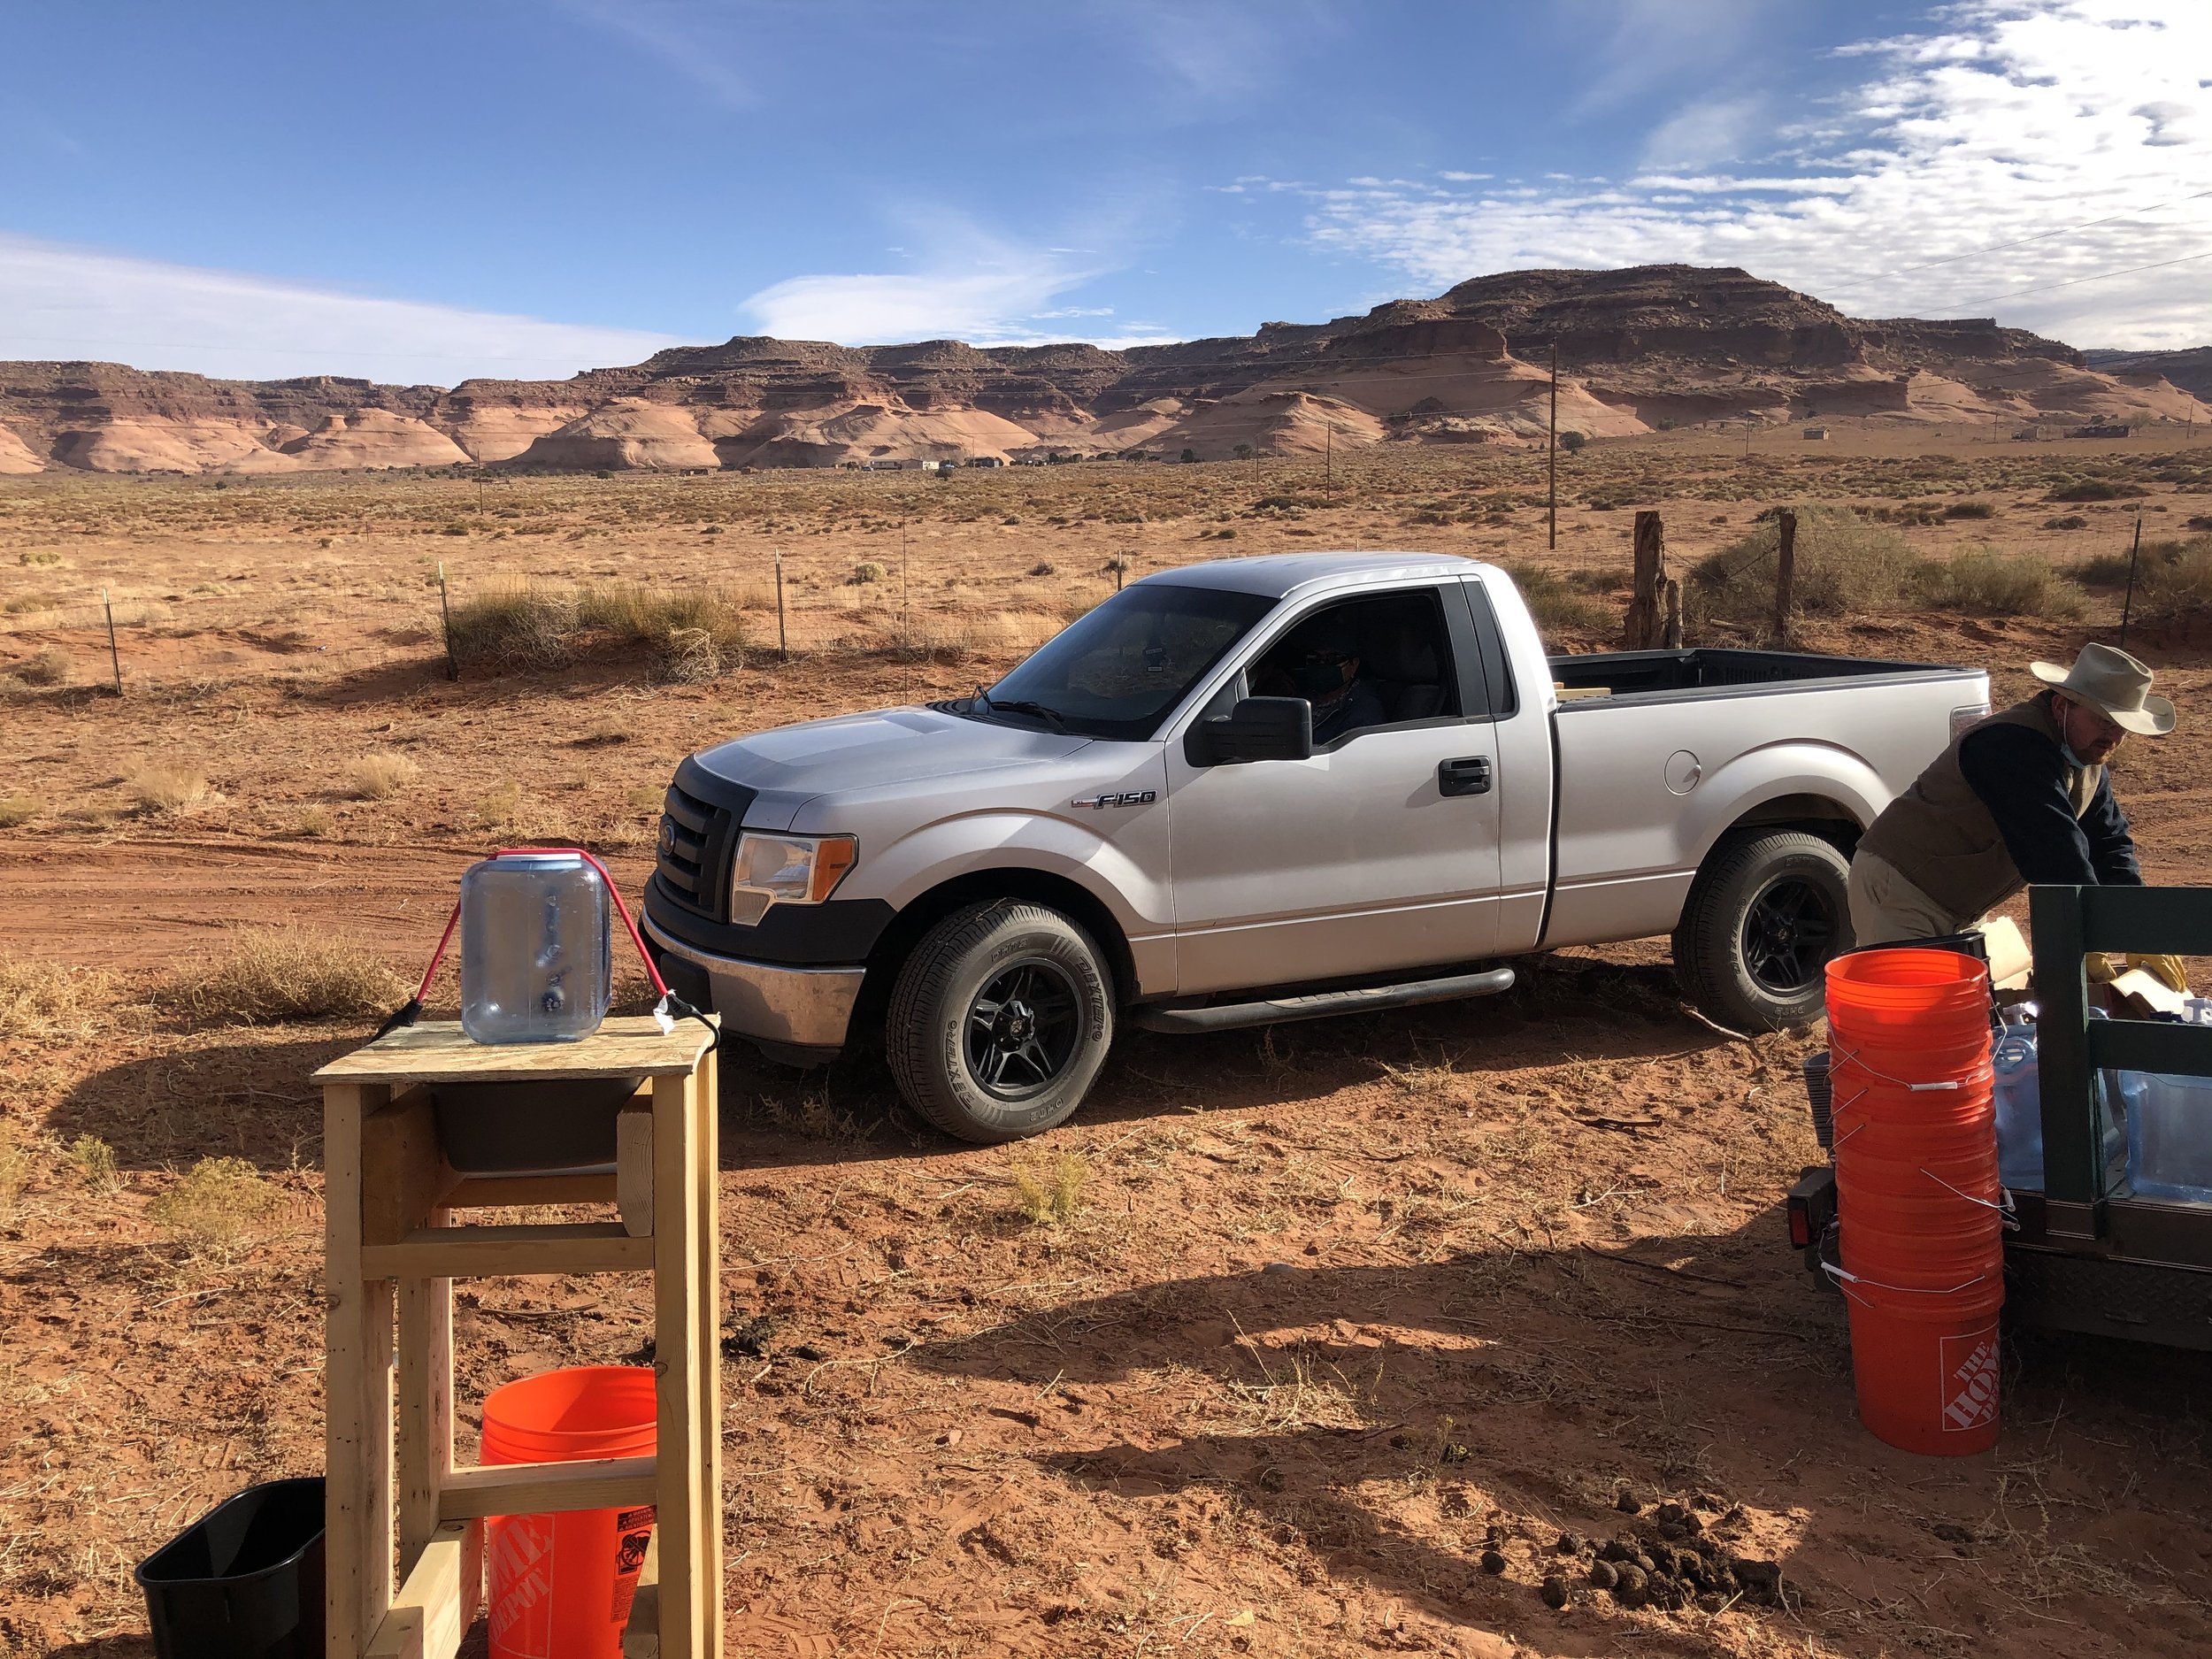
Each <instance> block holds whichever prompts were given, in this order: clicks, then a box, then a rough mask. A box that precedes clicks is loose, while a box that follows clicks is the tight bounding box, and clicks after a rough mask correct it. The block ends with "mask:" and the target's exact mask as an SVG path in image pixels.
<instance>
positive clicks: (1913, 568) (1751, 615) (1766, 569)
mask: <svg viewBox="0 0 2212 1659" xmlns="http://www.w3.org/2000/svg"><path fill="white" fill-rule="evenodd" d="M1780 557H1781V532H1780V531H1779V529H1778V527H1777V526H1776V523H1775V520H1773V519H1772V518H1763V520H1762V521H1761V522H1760V523H1758V524H1755V525H1754V526H1752V529H1751V533H1750V534H1748V535H1746V536H1744V537H1742V538H1741V539H1740V540H1738V541H1733V542H1731V543H1730V544H1729V545H1728V546H1726V547H1724V548H1723V549H1721V550H1720V551H1719V552H1717V553H1714V554H1710V555H1709V556H1708V557H1704V558H1702V559H1700V560H1699V561H1698V562H1697V563H1696V564H1695V565H1693V566H1691V569H1690V578H1689V580H1688V581H1687V582H1686V583H1685V584H1684V588H1683V595H1682V600H1683V608H1684V610H1685V611H1686V612H1687V613H1688V614H1689V616H1690V617H1691V618H1693V619H1695V620H1714V621H1723V622H1735V623H1744V624H1759V623H1763V622H1767V621H1770V620H1771V618H1772V617H1773V614H1774V576H1775V567H1776V565H1777V563H1778V560H1779V558H1780ZM1920 564H1921V561H1920V559H1919V557H1918V556H1917V555H1916V554H1915V553H1914V552H1913V550H1912V546H1911V544H1910V543H1909V542H1908V541H1906V540H1905V538H1904V537H1903V536H1902V535H1901V534H1898V532H1897V531H1895V530H1893V529H1892V528H1890V527H1889V526H1886V525H1876V524H1870V523H1868V522H1867V521H1866V520H1865V519H1864V518H1861V517H1860V516H1859V515H1858V514H1857V513H1855V512H1854V511H1851V509H1850V508H1848V507H1833V506H1825V505H1821V506H1811V507H1801V508H1799V509H1798V510H1797V550H1796V560H1795V565H1794V574H1793V592H1794V595H1795V599H1796V607H1797V609H1798V610H1800V611H1804V612H1807V613H1808V614H1810V615H1815V616H1844V615H1847V614H1850V613H1853V612H1857V611H1892V610H1896V609H1898V608H1900V607H1901V606H1903V605H1906V604H1908V603H1911V601H1912V600H1913V599H1914V598H1915V597H1916V593H1915V588H1916V580H1917V578H1918V576H1919V573H1920Z"/></svg>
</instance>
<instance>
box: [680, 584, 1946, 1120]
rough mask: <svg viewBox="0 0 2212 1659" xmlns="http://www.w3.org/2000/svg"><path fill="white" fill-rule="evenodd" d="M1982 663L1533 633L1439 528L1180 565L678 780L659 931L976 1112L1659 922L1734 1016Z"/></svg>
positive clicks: (768, 1022) (1038, 1101) (1751, 1006)
mask: <svg viewBox="0 0 2212 1659" xmlns="http://www.w3.org/2000/svg"><path fill="white" fill-rule="evenodd" d="M1988 706H1989V680H1988V677H1987V675H1985V674H1984V673H1981V672H1977V671H1971V670H1967V669H1961V668H1946V667H1940V666H1935V665H1931V664H1914V663H1887V662H1866V661H1861V660H1858V659H1855V658H1848V657H1816V656H1807V655H1796V654H1791V653H1786V652H1769V651H1750V650H1674V651H1631V652H1621V653H1612V654H1606V655H1594V656H1569V657H1547V656H1546V655H1545V652H1544V647H1543V642H1542V641H1541V640H1540V638H1539V637H1538V635H1537V631H1536V627H1535V625H1534V624H1533V622H1532V620H1531V619H1530V617H1529V613H1528V610H1527V607H1526V606H1525V604H1524V603H1522V600H1521V596H1520V595H1519V594H1518V593H1517V591H1516V590H1515V588H1514V587H1513V584H1512V582H1511V580H1509V578H1508V577H1507V576H1506V575H1505V573H1504V572H1502V571H1500V570H1498V569H1496V568H1494V566H1491V565H1481V564H1477V563H1475V562H1474V561H1472V560H1469V559H1463V558H1454V557H1442V556H1438V555H1433V554H1409V553H1318V554H1310V555H1301V556H1294V557H1265V558H1249V559H1232V560H1225V561H1222V562H1218V563H1214V564H1206V565H1190V566H1187V567H1186V568H1184V569H1180V570H1174V571H1166V572H1161V573H1159V574H1157V575H1153V576H1148V577H1147V578H1145V579H1144V580H1142V581H1140V582H1136V583H1134V584H1133V585H1132V586H1131V587H1130V588H1128V589H1127V590H1126V591H1125V592H1122V593H1119V594H1117V595H1115V596H1114V597H1113V598H1111V599H1110V600H1108V601H1107V602H1106V603H1103V604H1101V605H1100V606H1098V607H1097V609H1095V610H1094V611H1090V612H1088V613H1087V615H1085V616H1084V617H1082V618H1080V619H1079V620H1078V621H1076V622H1074V623H1072V624H1071V625H1070V626H1068V627H1067V628H1066V629H1064V631H1063V632H1062V633H1061V634H1058V635H1057V636H1056V638H1054V639H1053V640H1051V641H1048V643H1047V644H1046V645H1044V646H1043V647H1042V648H1041V649H1039V650H1038V651H1037V653H1036V654H1035V655H1034V656H1033V657H1030V658H1029V659H1028V660H1027V661H1025V662H1024V663H1023V664H1021V665H1020V666H1019V667H1018V668H1016V669H1015V670H1014V671H1013V672H1011V673H1010V674H1008V675H1007V676H1006V677H1005V678H1004V679H1003V680H1000V681H999V682H998V683H997V684H996V685H995V686H993V687H990V688H989V689H988V690H987V691H981V690H979V692H978V693H977V695H974V696H972V697H963V698H960V699H957V700H955V701H950V702H945V703H931V704H929V705H927V706H926V707H918V708H902V709H890V710H884V711H882V712H880V713H875V714H860V715H850V716H847V717H844V718H839V719H830V720H817V721H811V722H809V723H807V724H804V725H801V726H784V727H781V728H779V729H777V730H774V731H769V732H762V733H757V734H756V735H754V736H751V737H745V738H740V739H738V740H736V741H732V742H726V743H723V744H721V745H719V746H718V747H716V748H713V749H705V750H703V751H702V752H700V753H698V754H696V755H694V756H692V757H690V758H688V759H687V760H686V761H684V762H683V764H681V765H680V767H679V768H678V769H677V772H676V778H675V782H674V784H673V785H672V787H671V788H670V789H669V791H668V796H667V803H666V812H665V816H664V818H662V820H661V826H660V838H659V845H658V849H657V864H656V869H655V872H654V874H653V877H652V879H651V882H650V884H649V887H648V888H647V891H646V899H645V926H646V933H647V937H648V940H649V944H650V947H651V948H652V949H653V950H654V951H655V953H656V955H657V957H658V959H659V962H660V964H661V967H662V969H663V971H664V973H665V974H666V976H667V978H668V979H669V982H670V984H671V985H672V987H674V988H675V989H676V990H677V991H678V992H679V994H680V995H684V996H686V997H687V998H689V999H690V1000H691V1001H693V1002H696V1003H697V1004H699V1005H700V1006H701V1007H703V1008H704V1007H709V1006H710V1007H712V1008H713V1009H715V1010H718V1012H719V1013H720V1014H721V1016H722V1018H723V1021H724V1026H725V1029H726V1030H729V1031H732V1032H734V1033H739V1034H740V1035H742V1036H744V1037H746V1038H748V1039H749V1040H750V1041H753V1042H754V1043H756V1044H757V1046H758V1047H759V1048H762V1049H763V1050H764V1051H765V1052H766V1053H767V1054H768V1055H769V1056H772V1057H773V1058H777V1059H780V1060H785V1061H790V1062H795V1063H798V1064H807V1063H818V1062H820V1061H824V1060H827V1059H829V1058H831V1057H833V1056H834V1055H835V1054H836V1053H837V1052H838V1050H839V1049H840V1048H842V1047H844V1046H845V1045H846V1044H847V1043H849V1042H852V1041H859V1040H862V1039H864V1038H872V1037H874V1036H876V1035H878V1034H879V1035H880V1038H881V1041H882V1043H883V1046H884V1049H885V1052H886V1055H887V1059H888V1061H889V1063H890V1066H891V1070H892V1072H893V1074H894V1076H895V1078H896V1079H897V1082H898V1086H899V1088H900V1090H901V1092H902V1094H904V1095H905V1097H906V1098H907V1100H908V1101H909V1102H910V1103H911V1104H912V1105H913V1106H914V1107H915V1108H916V1110H918V1111H920V1112H921V1113H922V1114H923V1115H924V1116H926V1118H929V1119H930V1120H931V1121H932V1122H933V1123H935V1124H936V1125H939V1126H940V1127H941V1128H943V1129H945V1130H946V1131H948V1132H949V1133H952V1134H955V1135H957V1136H960V1137H962V1138H964V1139H966V1140H970V1141H1007V1140H1012V1139H1014V1138H1017V1137H1018V1136H1022V1135H1026V1134H1033V1133H1036V1132H1037V1131H1039V1130H1041V1129H1045V1128H1048V1127H1049V1126H1051V1125H1054V1124H1056V1123H1058V1122H1060V1121H1061V1120H1062V1119H1063V1118H1065V1117H1067V1115H1068V1114H1069V1113H1070V1112H1071V1111H1073V1110H1075V1108H1076V1106H1077V1104H1078V1103H1079V1102H1080V1101H1081V1100H1082V1098H1083V1096H1084V1094H1085V1093H1086V1092H1087V1090H1088V1089H1089V1087H1091V1083H1092V1081H1093V1079H1094V1078H1095V1077H1096V1076H1097V1074H1098V1071H1099V1067H1100V1066H1101V1064H1102V1063H1103V1062H1104V1060H1105V1057H1106V1052H1107V1049H1108V1047H1109V1046H1110V1043H1111V1042H1112V1041H1113V1035H1114V1031H1115V1027H1116V1025H1118V1024H1120V1023H1127V1024H1131V1025H1138V1026H1141V1027H1142V1028H1144V1029H1147V1030H1153V1031H1217V1030H1221V1029H1224V1028H1226V1027H1230V1026H1236V1025H1263V1024H1267V1023H1271V1022H1275V1021H1281V1020H1290V1019H1301V1018H1316V1017H1319V1016H1323V1015H1331V1014H1340V1013H1347V1012H1352V1011H1356V1010H1363V1009H1374V1008H1385V1007H1396V1006H1402V1005H1405V1004H1409V1003H1413V1002H1435V1001H1440V1000H1443V999H1446V998H1451V997H1463V996H1471V995H1482V994H1485V993H1488V992H1495V991H1500V990H1503V989H1504V988H1506V987H1508V986H1509V985H1511V984H1512V982H1513V971H1512V969H1511V968H1510V967H1509V966H1508V965H1504V964H1505V962H1506V960H1507V959H1509V958H1512V957H1515V956H1525V955H1527V954H1529V953H1531V952H1533V951H1542V950H1550V949H1556V948H1558V947H1560V946H1563V945H1584V944H1596V943H1601V942H1605V941H1614V940H1624V939H1640V938H1645V937H1648V936H1651V935H1655V934H1663V933H1671V935H1672V936H1673V947H1674V959H1675V963H1676V965H1677V968H1678V972H1679V973H1680V976H1681V979H1682V984H1683V988H1684V990H1685V992H1686V995H1688V996H1689V997H1690V999H1691V1000H1692V1001H1693V1002H1695V1003H1696V1005H1697V1006H1698V1007H1700V1008H1701V1009H1702V1010H1704V1011H1705V1012H1707V1013H1708V1014H1709V1016H1710V1017H1711V1018H1714V1019H1715V1020H1717V1021H1718V1022H1720V1023H1721V1024H1723V1025H1728V1026H1731V1027H1734V1028H1740V1029H1753V1028H1755V1029H1777V1028H1780V1027H1783V1026H1786V1025H1792V1024H1795V1023H1798V1022H1801V1021H1803V1020H1805V1019H1807V1018H1811V1017H1812V1016H1813V1015H1814V1014H1816V1012H1817V1010H1819V1008H1820V1005H1821V997H1822V975H1821V969H1822V966H1823V964H1824V963H1825V962H1826V960H1827V959H1828V958H1829V957H1830V956H1832V955H1834V954H1835V953H1836V952H1837V951H1839V950H1840V949H1844V948H1846V947H1847V946H1848V945H1849V944H1850V942H1851V940H1850V922H1849V918H1848V913H1847V909H1846V906H1845V900H1844V892H1845V878H1846V872H1847V868H1848V859H1849V855H1850V849H1851V847H1852V845H1853V843H1854V842H1855V840H1856V839H1857V837H1858V835H1859V833H1861V832H1862V831H1863V829H1864V828H1865V827H1866V826H1868V825H1869V824H1870V823H1871V822H1872V821H1873V819H1874V817H1875V815H1876V814H1877V813H1878V812H1879V811H1880V810H1882V808H1883V806H1884V805H1885V804H1886V803H1887V802H1888V801H1889V799H1890V797H1891V796H1892V795H1894V794H1895V793H1896V792H1897V791H1898V790H1900V789H1901V788H1902V787H1904V786H1905V785H1906V784H1908V783H1909V782H1910V781H1911V780H1912V779H1913V778H1914V777H1915V776H1916V774H1917V773H1918V772H1919V770H1920V768H1921V767H1922V766H1924V764H1926V763H1927V762H1928V761H1929V760H1930V759H1931V758H1932V757H1934V756H1935V755H1936V753H1937V752H1938V751H1939V750H1940V749H1942V748H1943V746H1944V744H1945V743H1946V742H1947V741H1948V740H1949V736H1950V734H1951V733H1952V732H1954V731H1955V730H1956V729H1958V728H1959V727H1960V726H1962V724H1963V723H1965V722H1968V721H1970V720H1973V719H1976V718H1979V717H1980V716H1981V715H1983V714H1984V713H1985V712H1986V711H1987V710H1988Z"/></svg>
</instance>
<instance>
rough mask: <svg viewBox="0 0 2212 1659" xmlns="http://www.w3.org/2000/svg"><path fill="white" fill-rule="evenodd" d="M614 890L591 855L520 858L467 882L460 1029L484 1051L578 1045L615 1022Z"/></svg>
mask: <svg viewBox="0 0 2212 1659" xmlns="http://www.w3.org/2000/svg"><path fill="white" fill-rule="evenodd" d="M610 916H611V907H610V905H609V903H608V898H607V884H606V883H605V882H604V881H603V879H601V878H600V874H599V872H598V871H596V870H595V869H594V868H593V867H592V866H591V864H589V863H588V862H587V861H586V860H585V859H584V857H583V856H582V855H580V854H579V853H572V852H531V853H519V854H516V853H511V854H508V855H507V856H503V857H499V858H487V859H486V860H484V861H483V862H482V863H481V864H474V865H472V866H471V867H470V869H469V872H468V873H467V874H466V875H465V876H463V877H462V878H461V1028H462V1029H463V1030H464V1031H465V1032H466V1033H468V1034H469V1037H470V1038H471V1040H472V1041H476V1042H574V1041H578V1040H579V1039H580V1038H583V1037H588V1036H589V1035H590V1034H591V1033H593V1032H595V1031H596V1030H597V1029H598V1028H599V1022H600V1021H601V1020H603V1019H604V1018H606V1016H607V1003H608V1000H609V998H610V996H611V991H612V986H613V978H614V976H613V967H612V963H611V959H610V955H609V926H610Z"/></svg>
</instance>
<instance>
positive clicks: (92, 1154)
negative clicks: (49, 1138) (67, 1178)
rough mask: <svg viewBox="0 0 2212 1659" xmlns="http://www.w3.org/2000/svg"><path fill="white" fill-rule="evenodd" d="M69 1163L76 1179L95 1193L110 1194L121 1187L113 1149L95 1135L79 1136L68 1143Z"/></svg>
mask: <svg viewBox="0 0 2212 1659" xmlns="http://www.w3.org/2000/svg"><path fill="white" fill-rule="evenodd" d="M67 1152H68V1157H69V1162H70V1163H71V1164H73V1166H74V1167H75V1169H76V1171H77V1175H78V1179H81V1180H82V1181H83V1182H84V1184H85V1185H86V1186H87V1187H90V1188H92V1190H93V1191H94V1192H96V1193H112V1192H114V1191H116V1190H117V1189H119V1187H121V1186H122V1185H123V1171H121V1170H120V1169H119V1168H118V1167H117V1165H116V1162H115V1148H113V1147H111V1146H110V1145H108V1143H107V1142H106V1141H103V1140H101V1139H100V1137H99V1136H97V1135H79V1136H78V1137H77V1138H76V1139H75V1140H74V1141H71V1142H70V1143H69V1146H68V1148H67Z"/></svg>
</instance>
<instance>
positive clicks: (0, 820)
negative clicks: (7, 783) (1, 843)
mask: <svg viewBox="0 0 2212 1659" xmlns="http://www.w3.org/2000/svg"><path fill="white" fill-rule="evenodd" d="M44 810H46V803H44V802H42V801H41V800H40V799H39V798H38V797H37V796H36V795H0V829H14V828H16V827H18V826H20V825H24V824H28V823H29V822H30V821H31V820H32V819H33V818H36V817H37V816H38V815H39V814H40V813H41V812H42V811H44Z"/></svg>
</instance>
